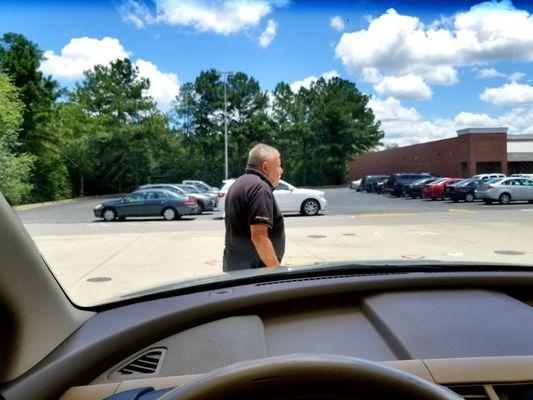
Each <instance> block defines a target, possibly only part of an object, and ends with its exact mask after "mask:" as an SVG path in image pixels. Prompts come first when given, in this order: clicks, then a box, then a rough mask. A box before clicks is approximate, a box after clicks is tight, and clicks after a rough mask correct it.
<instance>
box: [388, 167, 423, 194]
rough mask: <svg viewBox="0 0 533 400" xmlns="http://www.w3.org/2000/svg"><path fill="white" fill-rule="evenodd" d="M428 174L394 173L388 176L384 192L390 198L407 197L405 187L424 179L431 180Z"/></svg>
mask: <svg viewBox="0 0 533 400" xmlns="http://www.w3.org/2000/svg"><path fill="white" fill-rule="evenodd" d="M432 177H433V176H432V175H430V174H429V173H419V172H411V173H396V174H392V175H391V176H389V178H388V180H387V186H386V188H385V191H386V192H387V193H389V194H390V195H392V196H396V197H400V196H402V195H404V196H407V195H408V194H407V185H409V184H411V183H413V182H415V181H418V180H420V179H424V178H432Z"/></svg>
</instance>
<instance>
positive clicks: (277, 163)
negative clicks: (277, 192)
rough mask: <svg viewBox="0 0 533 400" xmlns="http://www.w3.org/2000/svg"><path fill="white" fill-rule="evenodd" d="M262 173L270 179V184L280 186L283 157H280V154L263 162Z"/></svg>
mask: <svg viewBox="0 0 533 400" xmlns="http://www.w3.org/2000/svg"><path fill="white" fill-rule="evenodd" d="M262 172H263V174H265V176H266V177H267V178H268V180H269V181H270V183H272V185H274V186H276V185H277V184H278V182H279V180H280V179H281V174H282V173H283V168H281V157H280V156H279V153H276V155H275V156H274V157H273V158H271V159H269V160H267V161H265V162H263V165H262Z"/></svg>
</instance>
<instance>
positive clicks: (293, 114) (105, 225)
mask: <svg viewBox="0 0 533 400" xmlns="http://www.w3.org/2000/svg"><path fill="white" fill-rule="evenodd" d="M0 26H1V27H2V32H0V191H1V193H2V195H3V196H4V197H5V198H6V199H7V201H8V202H9V204H10V205H11V206H12V207H13V208H14V210H15V211H16V213H17V215H18V217H19V218H20V220H21V223H22V224H23V225H24V227H25V229H26V230H27V231H28V232H29V234H30V236H31V238H32V239H33V241H34V242H35V244H36V246H37V248H38V249H39V251H40V252H41V254H42V256H43V258H44V259H45V260H46V262H47V264H48V266H49V269H50V271H51V272H52V273H53V274H54V275H55V277H56V278H57V280H58V282H59V283H60V284H61V285H62V287H63V289H64V291H65V293H66V294H67V295H68V296H69V297H70V299H71V300H72V301H73V302H74V303H76V304H79V305H82V306H93V305H97V304H101V303H106V302H114V301H117V300H120V299H122V298H124V297H128V296H138V295H139V294H140V293H144V291H146V290H151V291H155V292H157V291H162V290H166V289H168V288H174V287H179V286H180V285H190V286H195V285H198V284H200V283H201V282H206V281H210V280H212V279H220V280H231V279H234V278H235V277H236V276H255V275H256V274H258V275H260V274H261V273H262V272H265V271H267V272H269V273H270V272H273V271H277V272H289V271H291V270H292V271H294V270H298V269H299V268H311V269H312V268H319V267H324V268H326V267H329V266H334V265H337V264H339V263H348V264H350V263H352V264H358V263H367V262H371V263H377V264H382V265H386V266H387V267H388V268H394V267H395V266H398V265H400V264H405V263H416V262H419V261H422V262H439V263H442V264H443V265H445V266H449V265H452V264H454V263H466V262H473V263H492V264H498V263H503V264H525V265H532V266H533V247H532V242H533V241H532V240H531V238H532V237H533V222H532V217H533V187H531V186H530V185H525V184H522V185H493V186H494V187H489V184H494V183H498V182H502V179H501V178H498V179H493V180H489V179H487V177H490V176H494V175H496V174H504V176H511V175H513V174H517V175H521V174H533V136H532V134H533V130H532V127H533V108H532V105H533V83H532V80H533V68H532V66H533V64H532V63H533V35H532V34H531V32H533V2H531V1H525V0H514V1H512V0H502V1H497V0H494V1H482V0H480V1H466V0H464V1H450V2H437V3H435V4H433V3H431V2H424V3H422V2H413V1H392V0H391V1H377V2H374V1H344V2H335V1H300V0H294V1H284V0H281V1H277V0H276V1H275V0H254V1H248V0H246V1H245V0H234V1H225V0H224V1H222V0H221V1H204V0H187V1H163V0H100V1H71V2H59V1H56V0H44V1H39V2H36V1H33V2H31V1H30V2H18V1H4V2H0ZM256 145H259V146H256ZM437 176H439V177H454V178H455V177H456V178H464V179H467V180H466V181H464V182H460V183H455V184H454V185H450V187H445V186H444V185H440V186H439V185H438V184H439V183H442V182H444V181H446V180H447V178H435V177H437ZM474 176H479V177H480V178H481V177H484V178H485V179H484V180H479V181H476V182H478V183H479V184H476V185H472V186H471V187H467V188H463V189H460V190H455V188H454V186H467V185H468V184H469V183H470V182H472V181H473V180H475V179H473V178H472V177H474ZM363 177H367V179H362V178H363ZM383 177H385V178H383ZM387 177H388V178H387ZM280 179H282V181H281V183H280ZM516 179H520V178H516ZM172 182H176V183H175V184H176V185H178V183H179V185H180V186H179V187H180V188H181V189H180V190H182V191H183V192H184V193H195V194H198V193H201V192H202V191H203V192H204V195H202V196H196V195H195V196H194V198H192V197H185V196H179V195H177V194H176V193H175V191H172V190H170V191H163V190H162V189H158V190H155V189H153V190H150V187H145V188H143V189H142V190H141V191H139V192H135V193H133V192H134V191H135V190H136V189H139V188H142V187H143V185H148V184H151V185H164V184H172ZM184 182H186V183H188V185H183V186H181V183H184ZM220 182H223V183H224V184H223V185H219V183H220ZM192 183H194V185H197V187H195V186H193V185H192ZM424 183H426V184H429V183H431V184H430V185H424ZM526 183H527V182H526ZM210 185H215V186H213V187H217V188H220V190H218V189H217V192H216V193H212V192H210V193H205V192H207V191H209V190H211V187H209V186H210ZM217 185H218V186H217ZM417 185H418V186H417ZM504 186H506V188H504ZM275 188H277V190H274V189H275ZM283 189H285V190H283ZM289 189H290V190H289ZM293 189H296V190H293ZM504 189H505V190H504ZM147 192H150V193H151V194H149V195H147V194H146V193H147ZM157 193H159V194H161V195H159V194H157ZM258 232H261V233H262V234H263V236H261V237H262V238H265V237H267V240H266V242H265V243H266V244H265V246H266V247H261V246H262V244H260V243H263V242H261V241H258V240H257V239H258V237H259V236H260V233H258ZM487 232H493V233H494V232H497V233H498V234H488V233H487ZM265 234H266V236H265ZM252 236H253V237H252ZM0 240H1V234H0ZM263 244H264V243H263ZM265 267H272V268H271V269H268V270H263V269H262V268H265ZM258 271H259V272H258Z"/></svg>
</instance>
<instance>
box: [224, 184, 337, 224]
mask: <svg viewBox="0 0 533 400" xmlns="http://www.w3.org/2000/svg"><path fill="white" fill-rule="evenodd" d="M233 182H235V179H228V180H225V181H224V185H223V186H222V189H220V191H219V192H218V208H219V210H220V211H221V212H222V213H224V203H225V201H224V200H225V198H226V193H227V192H228V189H229V188H230V186H231V185H232V184H233ZM274 197H275V198H276V202H277V203H278V206H279V208H280V209H281V212H282V213H284V214H285V213H291V212H299V213H300V214H302V215H316V214H318V212H319V211H321V210H324V209H325V208H326V206H327V205H328V201H327V200H326V194H325V193H324V192H322V191H321V190H314V189H299V188H297V187H295V186H293V185H291V184H290V183H288V182H285V181H282V180H280V181H279V183H278V185H277V186H276V188H275V190H274ZM223 215H224V214H223Z"/></svg>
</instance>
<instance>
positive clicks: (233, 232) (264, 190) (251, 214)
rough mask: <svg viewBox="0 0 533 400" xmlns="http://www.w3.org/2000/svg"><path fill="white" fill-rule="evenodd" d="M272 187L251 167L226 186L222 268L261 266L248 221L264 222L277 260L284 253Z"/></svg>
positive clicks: (283, 235)
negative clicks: (229, 185) (227, 188)
mask: <svg viewBox="0 0 533 400" xmlns="http://www.w3.org/2000/svg"><path fill="white" fill-rule="evenodd" d="M273 191H274V187H273V186H272V183H270V181H269V180H268V179H267V177H266V176H264V175H263V174H262V173H261V172H259V171H256V170H254V169H247V170H246V173H245V174H244V175H243V176H241V177H240V178H238V179H237V180H236V181H235V182H234V183H233V185H231V187H230V188H229V190H228V193H227V194H226V200H225V211H226V215H225V223H226V248H225V249H224V261H223V270H224V271H235V270H239V269H249V268H262V267H265V264H263V262H262V261H261V259H260V258H259V254H257V251H256V249H255V246H254V244H253V243H252V237H251V233H250V225H254V224H262V225H267V226H268V228H269V229H268V237H269V238H270V240H271V241H272V245H273V246H274V251H275V252H276V256H277V257H278V260H279V261H280V262H281V259H282V258H283V254H284V253H285V225H284V223H283V215H282V214H281V211H280V209H279V207H278V204H277V203H276V199H275V198H274V194H273Z"/></svg>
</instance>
